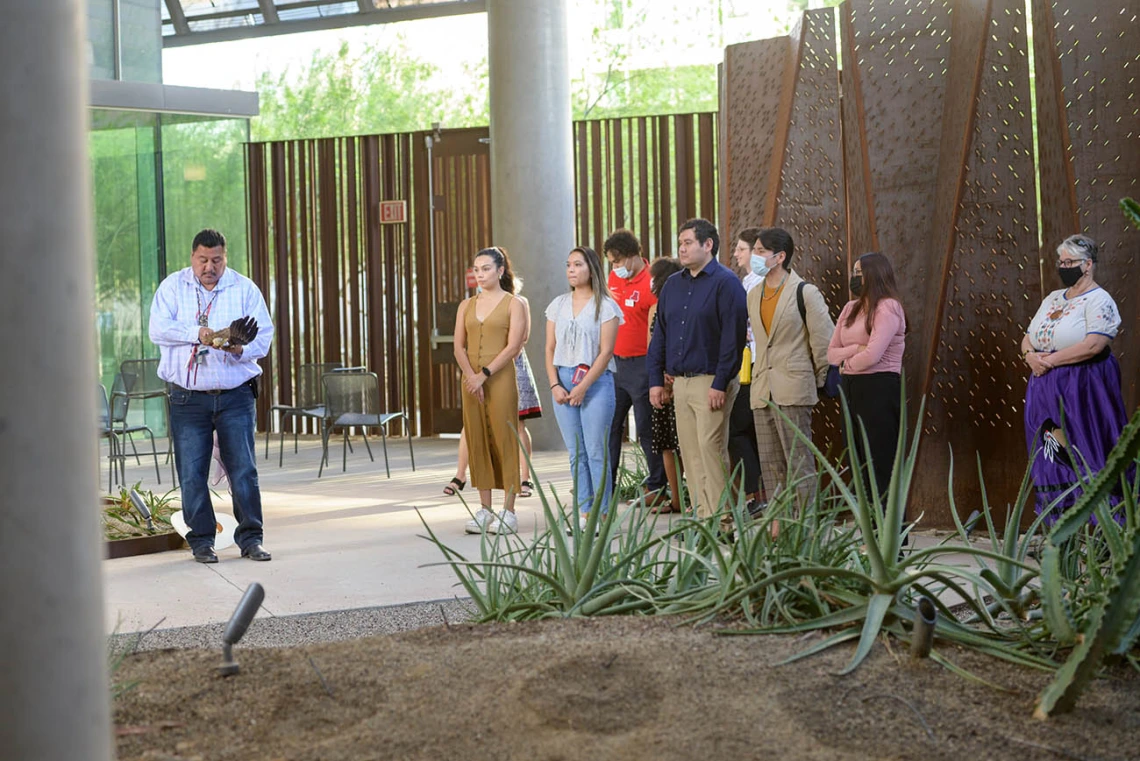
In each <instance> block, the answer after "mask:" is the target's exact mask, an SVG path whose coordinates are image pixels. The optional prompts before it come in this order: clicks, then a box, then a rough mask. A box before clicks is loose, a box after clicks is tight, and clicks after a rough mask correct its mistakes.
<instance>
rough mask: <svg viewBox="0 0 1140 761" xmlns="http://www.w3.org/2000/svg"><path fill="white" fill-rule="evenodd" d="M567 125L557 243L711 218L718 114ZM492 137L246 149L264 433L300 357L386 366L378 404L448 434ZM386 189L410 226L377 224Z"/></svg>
mask: <svg viewBox="0 0 1140 761" xmlns="http://www.w3.org/2000/svg"><path fill="white" fill-rule="evenodd" d="M574 134H575V138H576V139H575V151H576V161H575V167H576V170H577V171H576V176H575V189H576V193H577V196H578V218H577V222H578V224H577V230H578V234H579V236H580V237H579V239H577V240H573V241H564V242H562V243H561V244H558V245H560V246H564V247H565V249H566V250H567V251H568V250H569V249H570V248H571V247H572V246H574V245H576V244H578V243H583V242H584V243H586V244H587V245H591V246H593V247H595V248H597V249H598V250H600V249H601V245H602V242H603V241H604V240H605V237H606V236H607V235H608V234H609V232H610V231H612V230H613V229H614V228H616V227H622V226H624V227H629V228H631V229H633V230H634V231H635V232H636V233H637V235H638V236H639V237H640V238H641V240H642V242H643V244H644V246H645V249H646V253H647V255H650V256H656V255H660V254H662V253H670V252H672V250H673V241H674V239H675V237H676V228H677V226H678V225H679V224H680V223H681V222H682V221H684V220H685V219H687V218H689V217H692V216H697V215H701V216H706V217H709V218H711V219H716V217H717V203H718V195H719V193H718V187H717V180H716V177H717V156H718V145H717V140H718V133H717V122H716V114H713V113H697V114H675V115H668V116H644V117H631V118H622V119H603V120H593V121H584V122H577V123H575V125H574ZM429 135H432V137H433V139H434V141H435V142H434V144H433V148H432V152H431V161H430V167H429V160H428V150H427V147H426V143H425V138H427V137H428V136H429ZM487 136H488V130H487V129H486V128H473V129H458V130H444V131H443V132H442V133H441V134H433V133H428V132H416V133H402V134H395V135H368V136H356V137H338V138H328V139H320V140H295V141H282V142H273V143H252V144H250V145H248V146H247V149H246V174H247V182H248V185H247V187H248V212H249V213H248V219H249V227H250V230H249V236H250V237H249V239H250V257H251V261H252V262H253V265H252V268H251V269H252V273H253V278H254V280H255V282H257V283H258V285H259V286H260V287H261V288H262V290H263V292H264V293H265V294H266V297H267V300H268V301H269V306H270V310H271V312H272V314H273V316H274V320H275V324H276V326H277V337H276V339H275V340H274V345H273V349H272V352H271V354H270V356H269V357H268V358H267V360H266V361H264V362H263V363H262V364H263V366H264V367H265V376H266V377H265V379H264V382H263V384H262V388H263V390H264V391H265V393H263V394H262V396H261V398H260V399H259V400H258V410H259V416H258V419H259V424H260V426H261V427H262V428H263V429H264V426H265V425H266V421H267V420H268V415H269V408H270V406H271V405H273V404H277V403H291V402H292V400H293V396H294V390H295V388H296V379H297V377H298V372H299V368H300V367H301V365H303V364H307V363H311V362H343V363H344V364H346V365H363V366H366V367H368V368H369V369H370V370H373V371H375V372H376V373H377V374H378V375H379V376H380V380H381V390H382V393H383V399H384V401H385V404H386V405H387V406H388V408H389V409H393V410H395V409H403V410H406V411H407V412H408V413H409V415H410V417H411V419H412V433H413V434H417V435H432V434H434V433H442V432H453V433H458V431H459V429H460V427H461V425H462V422H461V417H460V414H459V407H460V388H459V373H458V369H457V368H456V366H455V363H454V360H453V358H452V345H451V343H450V342H449V339H450V336H451V333H452V330H453V328H454V320H455V308H456V306H457V305H458V303H459V301H461V300H462V299H463V298H464V297H465V296H467V295H469V293H470V291H469V290H468V289H467V287H466V283H465V277H464V275H465V272H466V269H467V267H468V266H469V265H470V260H471V257H472V256H473V255H474V253H475V252H476V251H478V250H479V249H480V248H484V247H486V246H488V245H490V244H491V243H492V242H493V239H492V230H491V208H490V203H491V196H490V163H489V151H488V146H487V143H486V139H487ZM429 178H430V182H429ZM433 198H434V203H433V202H432V201H433ZM381 200H405V201H407V202H408V223H407V224H395V225H391V224H389V225H382V224H380V220H379V214H378V205H379V202H380V201H381ZM429 210H430V211H429ZM429 219H430V220H433V221H434V235H433V230H432V227H431V225H429ZM433 252H434V255H433ZM525 274H526V275H527V276H528V277H538V276H540V273H525ZM547 276H550V277H559V278H561V277H564V275H563V273H562V272H560V271H559V272H557V273H548V274H547ZM544 307H545V305H533V307H532V308H533V309H536V310H538V309H542V308H544ZM433 333H434V335H433ZM433 338H434V339H435V340H433ZM440 339H442V340H440ZM394 432H396V433H399V431H398V430H395V431H394Z"/></svg>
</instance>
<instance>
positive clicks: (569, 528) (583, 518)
mask: <svg viewBox="0 0 1140 761" xmlns="http://www.w3.org/2000/svg"><path fill="white" fill-rule="evenodd" d="M599 520H601V519H599ZM589 527H590V517H589V516H588V515H579V516H578V530H579V531H581V533H583V534H585V533H586V529H588V528H589ZM597 535H598V528H597V526H595V527H594V536H597ZM566 536H574V525H573V524H571V523H567V524H566Z"/></svg>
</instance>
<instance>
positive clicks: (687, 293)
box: [646, 219, 748, 518]
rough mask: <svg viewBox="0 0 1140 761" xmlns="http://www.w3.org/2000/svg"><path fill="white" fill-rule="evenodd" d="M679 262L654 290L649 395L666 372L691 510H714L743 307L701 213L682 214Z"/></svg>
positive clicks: (742, 336)
mask: <svg viewBox="0 0 1140 761" xmlns="http://www.w3.org/2000/svg"><path fill="white" fill-rule="evenodd" d="M677 245H678V248H677V258H678V259H679V260H680V262H681V266H683V267H684V268H685V269H683V270H681V271H680V272H678V273H677V274H676V275H673V276H672V277H670V278H669V279H668V280H666V281H665V285H663V286H662V287H661V293H659V294H658V295H657V327H656V328H655V330H654V332H653V340H652V341H650V344H649V353H648V354H647V355H646V364H647V367H648V370H649V386H650V388H649V401H650V403H651V404H652V405H653V406H654V407H657V408H661V406H662V404H663V393H664V387H665V376H666V375H668V376H669V377H671V378H672V379H673V402H674V407H675V411H676V416H677V441H678V443H679V444H680V446H681V459H682V460H684V462H685V476H686V478H687V479H688V481H689V494H690V495H691V497H690V498H691V499H695V500H696V503H697V515H698V516H700V517H702V518H704V517H707V516H709V515H712V514H713V513H714V512H716V510H717V508H718V507H719V505H720V499H721V495H722V493H723V492H724V488H725V484H726V483H727V474H728V470H729V459H728V420H729V412H730V411H731V410H732V405H733V403H734V402H735V400H736V394H737V392H738V391H739V390H740V380H739V374H740V361H741V353H742V352H743V350H744V345H745V343H746V342H747V336H748V329H747V326H748V307H747V302H746V300H745V297H744V289H743V288H741V287H740V281H739V280H738V279H737V278H736V275H734V274H733V273H732V271H731V270H729V269H728V268H727V267H724V266H723V265H721V264H720V263H719V262H717V260H716V255H717V250H718V249H719V247H720V238H719V236H718V235H717V231H716V227H715V226H713V224H712V223H711V222H709V221H708V220H707V219H690V220H689V221H688V222H686V223H685V224H683V225H681V230H680V233H679V234H678V237H677Z"/></svg>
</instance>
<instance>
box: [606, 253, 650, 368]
mask: <svg viewBox="0 0 1140 761" xmlns="http://www.w3.org/2000/svg"><path fill="white" fill-rule="evenodd" d="M641 261H642V262H643V263H644V264H645V266H644V267H642V268H641V272H638V273H637V274H636V275H634V276H633V277H632V278H630V279H629V280H626V279H625V278H624V277H618V276H617V275H615V274H614V273H613V272H611V273H610V280H609V286H610V293H612V294H613V296H614V300H615V301H617V303H618V306H620V307H621V311H622V316H624V317H625V322H624V323H622V324H621V325H619V326H618V332H617V341H616V342H615V343H614V354H615V355H617V356H619V357H644V356H645V352H646V351H648V349H649V308H650V307H651V306H653V305H654V304H656V303H657V297H656V296H654V295H653V294H652V293H651V292H650V290H649V281H650V277H649V262H646V261H645V259H642V260H641Z"/></svg>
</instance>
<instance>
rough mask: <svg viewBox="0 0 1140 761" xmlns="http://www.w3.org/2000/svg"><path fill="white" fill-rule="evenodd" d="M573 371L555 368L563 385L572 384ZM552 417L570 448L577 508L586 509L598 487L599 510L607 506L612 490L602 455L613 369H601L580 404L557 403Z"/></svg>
mask: <svg viewBox="0 0 1140 761" xmlns="http://www.w3.org/2000/svg"><path fill="white" fill-rule="evenodd" d="M573 375H574V368H572V367H559V368H558V380H559V381H561V382H562V385H563V386H565V387H566V388H573V387H574V386H573V384H571V382H570V379H571V377H573ZM554 419H555V420H557V421H558V428H559V429H560V430H561V431H562V441H564V442H565V443H566V449H568V450H569V451H570V475H571V477H573V479H574V497H575V502H576V503H577V506H578V511H579V512H581V513H588V512H589V511H590V508H591V507H593V505H594V496H595V495H596V494H597V493H598V491H601V492H602V510H603V511H605V510H608V509H609V506H610V497H611V496H612V495H613V491H614V485H613V481H611V480H610V477H609V470H610V469H609V467H608V465H607V463H606V456H605V449H606V443H607V441H608V439H609V432H610V426H611V425H612V424H613V422H614V375H613V373H609V372H607V373H603V374H602V377H600V378H598V379H597V380H596V381H594V384H593V385H592V386H590V388H589V389H588V390H587V391H586V397H585V399H583V400H582V404H581V406H579V407H571V406H570V405H569V404H557V403H556V404H555V405H554Z"/></svg>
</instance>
